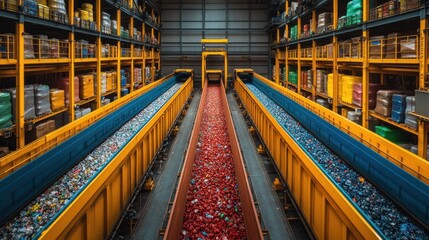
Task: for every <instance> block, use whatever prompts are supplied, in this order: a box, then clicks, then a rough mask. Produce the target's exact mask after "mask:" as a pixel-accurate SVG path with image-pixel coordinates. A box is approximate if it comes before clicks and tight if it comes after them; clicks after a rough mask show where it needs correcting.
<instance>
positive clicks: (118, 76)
mask: <svg viewBox="0 0 429 240" xmlns="http://www.w3.org/2000/svg"><path fill="white" fill-rule="evenodd" d="M116 22H117V24H118V26H117V28H116V29H117V32H116V33H117V35H119V36H120V35H121V32H120V31H121V10H120V9H118V10H116ZM116 46H117V50H116V51H117V53H116V96H117V97H118V98H120V97H121V42H120V41H118V42H117V43H116Z"/></svg>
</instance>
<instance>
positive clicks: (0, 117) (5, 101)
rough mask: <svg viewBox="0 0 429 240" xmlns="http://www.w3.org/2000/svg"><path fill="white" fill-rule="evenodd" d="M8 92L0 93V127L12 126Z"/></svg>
mask: <svg viewBox="0 0 429 240" xmlns="http://www.w3.org/2000/svg"><path fill="white" fill-rule="evenodd" d="M10 100H11V99H10V93H8V92H1V93H0V129H3V128H8V127H10V126H12V103H11V101H10Z"/></svg>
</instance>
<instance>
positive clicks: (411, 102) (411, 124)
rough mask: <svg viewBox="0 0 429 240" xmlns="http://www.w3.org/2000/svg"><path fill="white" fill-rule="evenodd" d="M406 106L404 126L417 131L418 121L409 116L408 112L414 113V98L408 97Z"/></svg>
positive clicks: (414, 117)
mask: <svg viewBox="0 0 429 240" xmlns="http://www.w3.org/2000/svg"><path fill="white" fill-rule="evenodd" d="M406 102H407V106H406V108H405V121H404V122H405V125H407V126H408V127H411V128H413V129H417V124H418V119H417V117H416V116H414V115H411V114H409V112H415V111H416V97H415V96H408V97H407V98H406Z"/></svg>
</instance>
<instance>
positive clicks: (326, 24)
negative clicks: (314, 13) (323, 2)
mask: <svg viewBox="0 0 429 240" xmlns="http://www.w3.org/2000/svg"><path fill="white" fill-rule="evenodd" d="M330 26H332V13H331V12H324V13H321V14H319V18H318V20H317V30H316V31H317V33H319V34H320V33H324V32H327V31H329V30H331V29H330Z"/></svg>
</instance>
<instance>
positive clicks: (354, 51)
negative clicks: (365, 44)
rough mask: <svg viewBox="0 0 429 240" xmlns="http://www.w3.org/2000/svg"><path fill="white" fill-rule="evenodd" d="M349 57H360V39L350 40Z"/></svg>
mask: <svg viewBox="0 0 429 240" xmlns="http://www.w3.org/2000/svg"><path fill="white" fill-rule="evenodd" d="M350 52H351V55H350V57H352V58H360V57H361V41H360V37H355V38H352V39H351V51H350Z"/></svg>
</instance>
